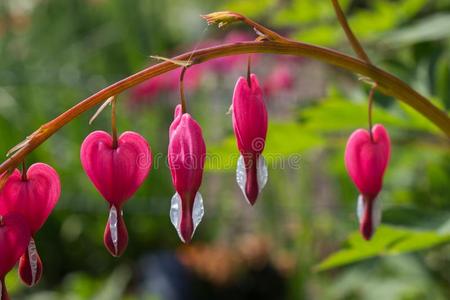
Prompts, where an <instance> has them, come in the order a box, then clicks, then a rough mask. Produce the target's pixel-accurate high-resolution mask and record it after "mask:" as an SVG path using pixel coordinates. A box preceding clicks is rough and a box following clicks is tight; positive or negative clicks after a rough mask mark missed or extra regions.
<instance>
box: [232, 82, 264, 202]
mask: <svg viewBox="0 0 450 300" xmlns="http://www.w3.org/2000/svg"><path fill="white" fill-rule="evenodd" d="M249 84H250V85H249ZM232 111H233V112H232V115H233V129H234V134H235V136H236V141H237V146H238V149H239V152H240V153H241V156H240V158H239V160H238V166H237V172H236V179H237V182H238V184H239V186H240V188H241V190H242V192H243V193H244V196H245V198H246V199H247V201H248V202H249V203H250V204H251V205H253V204H255V202H256V199H257V197H258V195H259V193H260V192H261V190H262V189H263V187H264V186H265V184H266V183H267V177H268V172H267V165H266V162H265V160H264V157H263V156H262V152H263V150H264V147H265V143H266V135H267V122H268V121H267V110H266V105H265V103H264V100H263V97H262V90H261V87H260V85H259V82H258V79H257V78H256V75H255V74H251V75H250V82H248V81H247V79H245V78H244V77H240V78H239V80H238V81H237V83H236V87H235V88H234V94H233V109H232Z"/></svg>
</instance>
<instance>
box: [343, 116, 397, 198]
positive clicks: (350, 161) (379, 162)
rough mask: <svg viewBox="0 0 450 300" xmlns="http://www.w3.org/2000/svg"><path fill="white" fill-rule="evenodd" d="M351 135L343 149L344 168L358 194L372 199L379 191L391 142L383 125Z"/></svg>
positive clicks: (359, 130) (357, 131)
mask: <svg viewBox="0 0 450 300" xmlns="http://www.w3.org/2000/svg"><path fill="white" fill-rule="evenodd" d="M372 136H373V141H372V140H371V138H370V134H369V132H368V131H367V130H364V129H358V130H356V131H354V132H353V133H352V135H351V136H350V138H349V139H348V142H347V147H346V148H345V166H346V168H347V171H348V173H349V175H350V177H351V178H352V180H353V182H354V183H355V185H356V187H357V188H358V190H359V191H360V193H361V194H362V195H364V196H366V197H368V198H372V199H374V198H375V197H376V196H377V195H378V193H379V192H380V190H381V186H382V184H383V175H384V171H385V170H386V167H387V164H388V162H389V157H390V152H391V142H390V140H389V135H388V133H387V131H386V129H385V128H384V127H383V125H380V124H377V125H375V126H374V127H373V129H372Z"/></svg>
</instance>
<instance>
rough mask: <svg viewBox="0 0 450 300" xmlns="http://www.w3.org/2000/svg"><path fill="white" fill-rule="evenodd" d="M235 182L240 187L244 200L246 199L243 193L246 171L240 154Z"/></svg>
mask: <svg viewBox="0 0 450 300" xmlns="http://www.w3.org/2000/svg"><path fill="white" fill-rule="evenodd" d="M236 182H237V184H238V185H239V187H240V188H241V191H242V193H243V194H244V197H245V200H247V202H248V199H247V195H246V194H245V184H246V182H247V173H246V171H245V162H244V157H243V156H242V155H240V156H239V159H238V162H237V168H236Z"/></svg>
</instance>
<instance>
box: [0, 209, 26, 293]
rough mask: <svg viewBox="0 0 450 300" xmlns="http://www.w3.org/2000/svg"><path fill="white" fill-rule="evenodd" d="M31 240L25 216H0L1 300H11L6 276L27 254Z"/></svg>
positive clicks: (15, 214)
mask: <svg viewBox="0 0 450 300" xmlns="http://www.w3.org/2000/svg"><path fill="white" fill-rule="evenodd" d="M30 239H31V230H30V226H29V224H28V221H27V220H26V219H25V217H24V216H22V215H21V214H18V213H8V214H0V249H1V254H0V300H9V297H8V292H7V290H6V286H5V276H6V274H8V272H9V271H11V269H12V268H13V267H14V265H15V264H16V263H17V261H18V260H19V257H20V256H22V255H23V254H24V253H25V251H26V249H27V245H28V244H29V242H30Z"/></svg>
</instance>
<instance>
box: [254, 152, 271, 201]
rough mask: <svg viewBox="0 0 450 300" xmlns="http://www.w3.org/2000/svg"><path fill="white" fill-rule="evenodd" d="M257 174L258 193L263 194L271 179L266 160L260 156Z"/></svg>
mask: <svg viewBox="0 0 450 300" xmlns="http://www.w3.org/2000/svg"><path fill="white" fill-rule="evenodd" d="M256 172H257V175H258V191H259V192H260V193H261V191H262V189H263V188H264V186H265V185H266V183H267V179H268V178H269V172H268V170H267V164H266V160H265V159H264V156H262V155H260V156H259V158H258V165H257V166H256Z"/></svg>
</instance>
